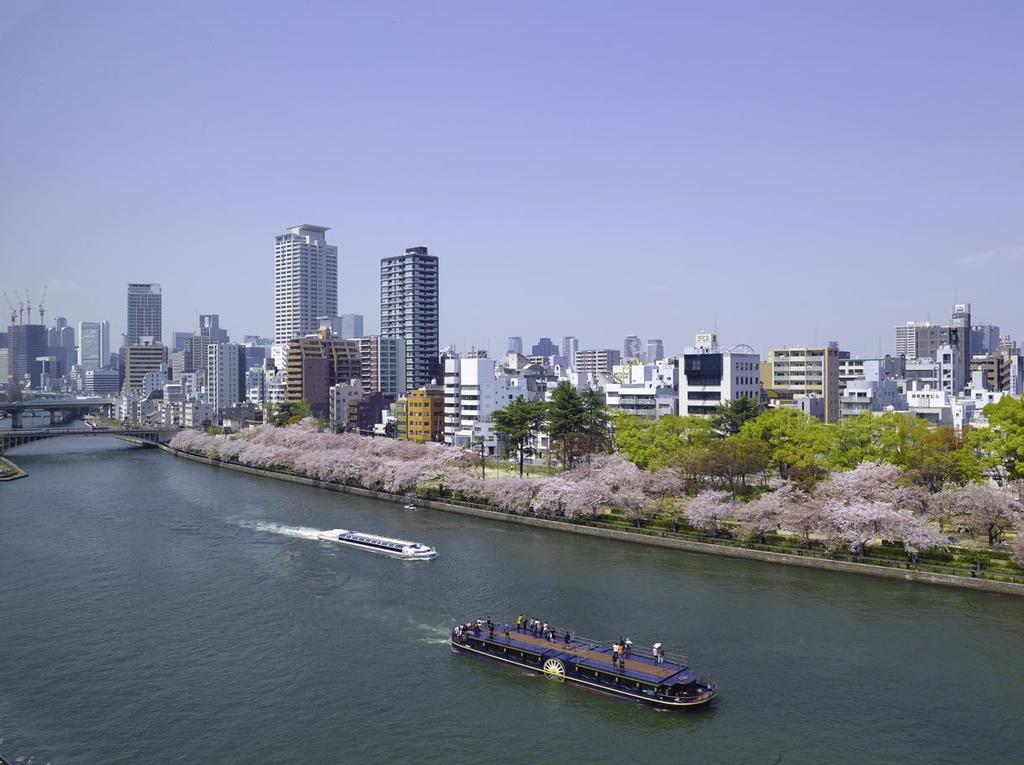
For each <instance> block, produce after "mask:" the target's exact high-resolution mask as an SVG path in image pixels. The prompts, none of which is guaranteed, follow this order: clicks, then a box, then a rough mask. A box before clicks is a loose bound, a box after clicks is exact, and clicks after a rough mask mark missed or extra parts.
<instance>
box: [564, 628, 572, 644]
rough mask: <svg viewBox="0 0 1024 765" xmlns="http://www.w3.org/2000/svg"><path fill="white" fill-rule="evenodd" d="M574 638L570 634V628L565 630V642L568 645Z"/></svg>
mask: <svg viewBox="0 0 1024 765" xmlns="http://www.w3.org/2000/svg"><path fill="white" fill-rule="evenodd" d="M570 640H572V635H570V634H569V630H566V631H565V644H566V645H567V646H568V645H569V641H570Z"/></svg>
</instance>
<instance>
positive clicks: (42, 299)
mask: <svg viewBox="0 0 1024 765" xmlns="http://www.w3.org/2000/svg"><path fill="white" fill-rule="evenodd" d="M46 287H47V285H45V284H44V285H43V296H42V297H41V298H39V323H40V324H45V323H46V322H45V321H43V316H44V315H45V314H46V308H45V307H44V306H43V303H45V302H46Z"/></svg>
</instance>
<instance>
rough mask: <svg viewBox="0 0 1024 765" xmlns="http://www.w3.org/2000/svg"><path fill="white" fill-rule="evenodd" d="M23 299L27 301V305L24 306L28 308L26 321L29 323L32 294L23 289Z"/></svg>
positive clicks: (30, 319)
mask: <svg viewBox="0 0 1024 765" xmlns="http://www.w3.org/2000/svg"><path fill="white" fill-rule="evenodd" d="M25 300H26V302H27V303H28V305H27V306H26V308H28V323H29V324H31V323H32V296H31V295H30V294H29V292H28V290H25Z"/></svg>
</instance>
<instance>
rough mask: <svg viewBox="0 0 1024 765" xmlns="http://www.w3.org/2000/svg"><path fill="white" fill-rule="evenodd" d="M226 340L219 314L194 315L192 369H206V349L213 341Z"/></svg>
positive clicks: (223, 341) (220, 341) (222, 341)
mask: <svg viewBox="0 0 1024 765" xmlns="http://www.w3.org/2000/svg"><path fill="white" fill-rule="evenodd" d="M226 342H228V333H227V331H226V330H224V329H222V328H221V326H220V316H219V315H217V314H215V313H201V314H199V316H197V317H196V328H195V331H194V332H193V333H192V369H193V370H196V371H198V370H200V369H206V362H207V358H208V352H207V349H208V348H209V347H210V345H212V344H214V343H226ZM231 403H235V402H231Z"/></svg>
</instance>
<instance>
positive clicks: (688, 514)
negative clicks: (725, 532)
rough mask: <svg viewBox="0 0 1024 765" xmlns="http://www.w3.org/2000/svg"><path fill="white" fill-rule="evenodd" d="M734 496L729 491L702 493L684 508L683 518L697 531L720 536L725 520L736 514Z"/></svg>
mask: <svg viewBox="0 0 1024 765" xmlns="http://www.w3.org/2000/svg"><path fill="white" fill-rule="evenodd" d="M735 510H736V506H735V504H734V503H733V502H732V494H731V493H730V492H727V491H702V492H701V493H700V494H698V495H697V496H696V497H694V498H693V499H691V500H690V501H689V502H687V503H686V505H685V506H684V507H683V517H684V518H686V521H687V523H689V524H690V525H691V526H693V527H694V528H695V529H701V530H702V531H706V532H708V533H709V534H718V533H719V532H720V531H721V530H722V528H723V526H722V521H723V519H725V518H727V517H729V516H731V515H733V514H734V513H735Z"/></svg>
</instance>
